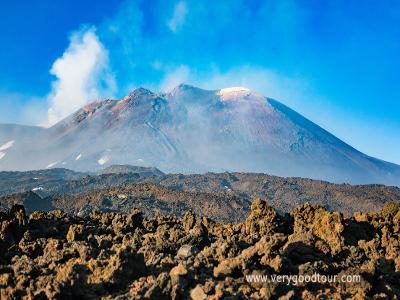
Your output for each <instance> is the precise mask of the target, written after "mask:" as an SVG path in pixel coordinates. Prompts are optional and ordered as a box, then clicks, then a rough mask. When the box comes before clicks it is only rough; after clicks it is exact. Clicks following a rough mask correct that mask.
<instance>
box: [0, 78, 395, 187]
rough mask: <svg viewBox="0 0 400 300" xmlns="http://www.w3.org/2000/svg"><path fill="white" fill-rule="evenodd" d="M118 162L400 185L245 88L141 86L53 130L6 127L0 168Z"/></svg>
mask: <svg viewBox="0 0 400 300" xmlns="http://www.w3.org/2000/svg"><path fill="white" fill-rule="evenodd" d="M116 164H120V165H127V164H129V165H136V166H146V167H157V168H159V169H160V170H162V171H163V172H167V173H184V174H188V173H205V172H223V171H239V172H257V173H268V174H273V175H278V176H285V177H288V176H290V177H306V178H312V179H321V180H327V181H331V182H339V183H352V184H355V183H357V184H360V183H361V184H363V183H382V184H387V185H397V186H399V185H400V166H398V165H396V164H393V163H389V162H385V161H382V160H379V159H376V158H373V157H370V156H368V155H365V154H363V153H361V152H360V151H358V150H356V149H354V148H353V147H351V146H350V145H348V144H346V143H345V142H343V141H341V140H340V139H338V138H337V137H335V136H334V135H332V134H330V133H329V132H327V131H326V130H324V129H323V128H321V127H319V126H318V125H316V124H314V123H313V122H311V121H310V120H308V119H306V118H305V117H303V116H301V115H300V114H298V113H297V112H295V111H294V110H292V109H290V108H289V107H287V106H285V105H284V104H282V103H281V102H279V101H276V100H274V99H270V98H268V97H265V96H263V95H261V94H259V93H257V92H255V91H252V90H250V89H248V88H245V87H230V88H223V89H220V90H204V89H200V88H196V87H193V86H189V85H184V84H181V85H179V86H177V87H176V88H175V89H173V90H172V91H171V92H169V93H153V92H151V91H149V90H147V89H144V88H138V89H136V90H134V91H133V92H132V93H130V94H129V95H127V96H125V97H123V98H121V99H119V100H111V99H107V100H102V101H96V102H93V103H90V104H89V105H87V106H85V107H83V108H81V109H80V110H78V111H77V112H75V113H73V114H72V115H70V116H68V117H67V118H66V119H64V120H62V121H60V122H59V123H57V124H55V125H54V126H52V127H50V128H41V127H29V126H21V125H10V124H4V125H0V170H3V171H4V170H32V169H46V168H68V169H71V170H76V171H98V170H100V169H103V168H105V167H107V166H111V165H116Z"/></svg>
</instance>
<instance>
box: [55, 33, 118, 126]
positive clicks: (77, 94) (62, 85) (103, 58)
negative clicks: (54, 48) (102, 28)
mask: <svg viewBox="0 0 400 300" xmlns="http://www.w3.org/2000/svg"><path fill="white" fill-rule="evenodd" d="M50 73H51V74H53V75H54V76H56V78H57V79H56V80H55V81H54V82H53V84H52V91H51V92H50V94H49V96H48V102H49V109H48V125H49V126H51V125H53V124H55V123H56V122H58V121H60V120H61V119H63V118H64V117H66V116H68V115H69V114H71V113H73V112H74V111H76V110H78V109H79V108H81V107H82V106H84V105H85V104H87V103H89V102H91V101H93V100H95V99H96V98H99V97H100V96H102V97H103V96H105V95H108V96H111V95H112V94H113V92H114V91H115V80H114V76H113V74H112V73H111V71H110V69H109V66H108V52H107V50H106V49H105V47H104V46H103V45H102V43H101V42H100V40H99V38H98V37H97V35H96V32H95V28H94V27H91V28H89V29H87V30H85V31H79V32H75V33H74V34H73V35H72V36H71V39H70V45H69V47H68V48H67V49H66V50H65V52H64V53H63V55H62V57H60V58H58V59H57V60H56V61H55V62H54V64H53V66H52V68H51V70H50Z"/></svg>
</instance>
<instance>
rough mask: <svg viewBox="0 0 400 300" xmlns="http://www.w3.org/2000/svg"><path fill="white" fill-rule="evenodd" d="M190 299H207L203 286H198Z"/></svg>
mask: <svg viewBox="0 0 400 300" xmlns="http://www.w3.org/2000/svg"><path fill="white" fill-rule="evenodd" d="M190 297H191V298H192V299H193V300H204V299H206V298H207V295H206V293H204V291H203V289H202V288H201V285H197V286H196V287H195V288H194V289H192V290H191V291H190Z"/></svg>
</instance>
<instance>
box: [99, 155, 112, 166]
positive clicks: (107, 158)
mask: <svg viewBox="0 0 400 300" xmlns="http://www.w3.org/2000/svg"><path fill="white" fill-rule="evenodd" d="M109 160H110V157H109V156H108V155H104V156H102V157H100V159H99V160H98V161H97V162H98V164H99V165H104V164H105V163H107V162H108V161H109Z"/></svg>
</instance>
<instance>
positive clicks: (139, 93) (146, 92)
mask: <svg viewBox="0 0 400 300" xmlns="http://www.w3.org/2000/svg"><path fill="white" fill-rule="evenodd" d="M152 94H154V93H153V92H152V91H150V90H149V89H146V88H144V87H139V88H136V89H134V90H133V91H132V92H130V93H129V94H128V97H130V98H136V97H138V96H143V95H152Z"/></svg>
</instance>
